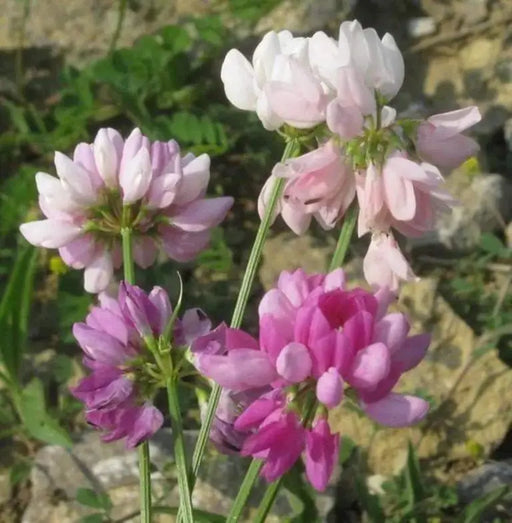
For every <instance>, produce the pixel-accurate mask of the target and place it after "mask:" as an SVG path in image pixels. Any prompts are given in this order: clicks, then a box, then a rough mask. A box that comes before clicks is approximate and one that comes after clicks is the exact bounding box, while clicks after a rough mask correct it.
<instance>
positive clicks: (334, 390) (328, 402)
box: [316, 367, 343, 409]
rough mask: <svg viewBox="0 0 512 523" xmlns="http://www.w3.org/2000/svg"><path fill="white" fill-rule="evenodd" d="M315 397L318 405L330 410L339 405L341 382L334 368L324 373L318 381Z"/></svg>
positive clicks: (341, 393)
mask: <svg viewBox="0 0 512 523" xmlns="http://www.w3.org/2000/svg"><path fill="white" fill-rule="evenodd" d="M316 397H317V398H318V401H320V403H323V404H324V405H325V406H326V407H328V408H330V409H332V408H334V407H336V406H337V405H339V404H340V402H341V400H342V398H343V380H342V379H341V376H340V375H339V373H338V371H337V370H336V369H335V368H334V367H331V368H330V369H329V370H328V371H327V372H324V373H323V374H322V375H321V376H320V378H319V379H318V381H317V384H316Z"/></svg>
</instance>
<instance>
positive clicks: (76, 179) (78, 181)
mask: <svg viewBox="0 0 512 523" xmlns="http://www.w3.org/2000/svg"><path fill="white" fill-rule="evenodd" d="M54 161H55V168H56V170H57V174H58V175H59V178H60V179H61V180H62V184H63V186H64V187H65V188H66V189H68V190H69V192H70V193H71V194H72V196H73V199H74V200H75V201H77V202H79V203H81V204H83V205H91V204H93V203H96V201H97V198H98V195H97V190H96V189H95V187H94V185H93V184H92V182H91V175H90V174H89V172H88V171H86V170H85V169H84V168H83V167H81V166H80V165H78V164H76V163H74V162H73V161H72V160H71V159H70V158H68V157H67V156H66V155H64V154H62V153H60V152H58V151H57V152H56V153H55V159H54Z"/></svg>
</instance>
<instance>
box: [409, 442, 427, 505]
mask: <svg viewBox="0 0 512 523" xmlns="http://www.w3.org/2000/svg"><path fill="white" fill-rule="evenodd" d="M404 475H405V488H406V493H407V504H408V509H409V510H413V509H414V507H415V506H416V505H417V504H418V503H419V502H420V501H422V500H423V499H424V497H425V488H424V486H423V483H422V480H421V472H420V465H419V462H418V457H417V456H416V451H415V450H414V447H413V446H412V443H411V442H410V441H409V445H408V452H407V462H406V465H405V471H404Z"/></svg>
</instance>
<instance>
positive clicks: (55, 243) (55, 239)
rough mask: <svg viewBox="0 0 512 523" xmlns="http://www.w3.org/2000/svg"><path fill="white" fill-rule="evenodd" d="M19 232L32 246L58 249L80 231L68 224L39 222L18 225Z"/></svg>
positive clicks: (49, 221) (51, 221) (80, 232)
mask: <svg viewBox="0 0 512 523" xmlns="http://www.w3.org/2000/svg"><path fill="white" fill-rule="evenodd" d="M20 232H21V234H23V236H24V237H25V239H26V240H27V241H28V242H29V243H31V244H32V245H37V246H38V247H46V248H47V249H58V248H59V247H62V246H64V245H66V244H67V243H69V242H70V241H72V240H74V239H75V238H77V237H78V236H80V234H82V229H81V228H80V227H78V226H77V225H74V224H72V223H68V222H62V221H58V220H39V221H35V222H29V223H24V224H22V225H20Z"/></svg>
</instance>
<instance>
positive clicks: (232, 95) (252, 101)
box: [220, 49, 257, 111]
mask: <svg viewBox="0 0 512 523" xmlns="http://www.w3.org/2000/svg"><path fill="white" fill-rule="evenodd" d="M220 77H221V79H222V82H223V83H224V91H225V92H226V97H227V99H228V100H229V101H230V102H231V103H232V104H233V105H234V106H235V107H238V108H239V109H243V110H244V111H254V110H255V109H256V100H257V96H256V92H255V85H254V82H255V79H254V70H253V68H252V65H251V64H250V63H249V61H248V60H247V58H245V56H244V55H243V54H242V53H241V52H240V51H238V50H237V49H231V50H230V51H228V54H227V55H226V58H224V63H223V64H222V68H221V71H220Z"/></svg>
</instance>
